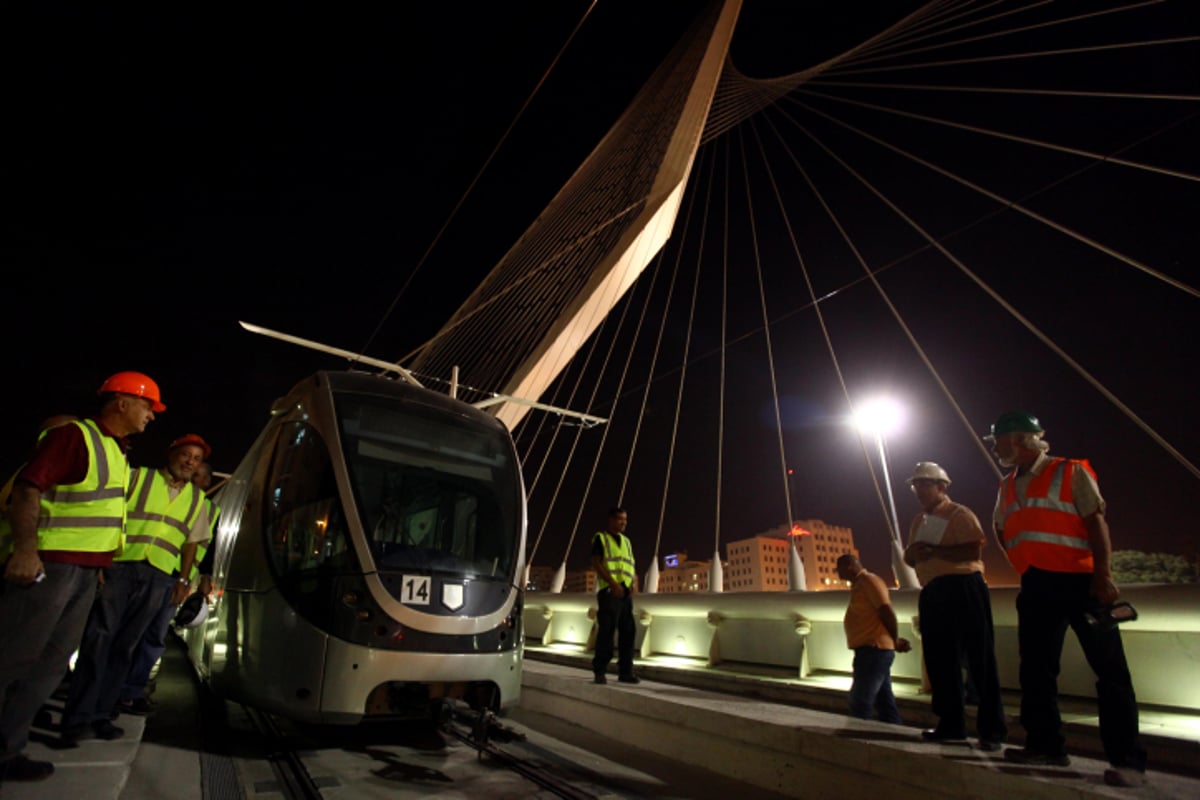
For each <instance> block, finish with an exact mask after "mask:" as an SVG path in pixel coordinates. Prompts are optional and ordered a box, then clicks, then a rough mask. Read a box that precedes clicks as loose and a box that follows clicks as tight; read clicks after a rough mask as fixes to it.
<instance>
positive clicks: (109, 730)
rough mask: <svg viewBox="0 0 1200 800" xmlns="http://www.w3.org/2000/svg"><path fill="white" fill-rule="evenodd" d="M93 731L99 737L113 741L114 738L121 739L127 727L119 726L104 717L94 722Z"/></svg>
mask: <svg viewBox="0 0 1200 800" xmlns="http://www.w3.org/2000/svg"><path fill="white" fill-rule="evenodd" d="M92 733H94V734H96V738H97V739H104V740H105V741H112V740H113V739H120V738H121V737H122V736H124V735H125V729H124V728H118V727H117V726H116V725H113V724H112V723H111V722H109V721H108V720H106V719H102V720H100V721H99V722H93V723H92Z"/></svg>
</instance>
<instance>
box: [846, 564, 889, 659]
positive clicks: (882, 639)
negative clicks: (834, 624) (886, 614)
mask: <svg viewBox="0 0 1200 800" xmlns="http://www.w3.org/2000/svg"><path fill="white" fill-rule="evenodd" d="M886 605H889V603H888V590H887V585H886V584H884V582H883V580H882V579H881V578H880V577H879V576H878V575H876V574H874V573H872V572H867V571H866V570H865V569H864V570H863V571H862V572H860V573H858V576H857V577H856V578H855V579H854V583H853V584H852V585H851V587H850V605H849V606H848V607H847V608H846V616H845V618H844V619H843V620H842V624H843V626H844V627H845V629H846V646H847V647H849V648H850V649H851V650H853V649H854V648H856V647H867V646H870V647H878V648H879V649H880V650H895V649H896V642H895V640H894V639H892V635H891V634H890V633H888V631H887V628H885V627H884V626H883V621H882V620H881V619H879V609H880V608H882V607H883V606H886Z"/></svg>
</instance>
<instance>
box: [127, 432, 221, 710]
mask: <svg viewBox="0 0 1200 800" xmlns="http://www.w3.org/2000/svg"><path fill="white" fill-rule="evenodd" d="M192 448H196V449H199V451H200V453H202V454H203V460H202V461H200V463H198V464H196V466H195V469H193V470H192V478H191V481H192V483H193V485H195V486H196V488H198V489H200V490H201V491H203V489H204V487H205V486H207V483H206V482H204V480H203V479H201V478H199V475H200V472H201V471H202V470H207V474H208V475H209V476H210V478H211V475H212V468H211V467H209V466H208V459H209V458H211V457H212V448H211V447H209V446H208V442H206V441H204V439H203V438H202V437H200V436H199V435H197V434H194V433H189V434H187V435H186V436H180V437H179V438H178V439H176V440H175V441H173V442H171V444H170V445H168V446H167V459H168V460H172V459H181V458H188V459H193V458H194V457H195V455H196V453H194V452H193V453H187V452H184V451H185V450H189V449H192ZM200 503H201V504H202V505H203V506H204V509H205V518H206V519H207V521H208V528H209V532H210V536H211V531H212V527H213V522H215V516H216V515H215V513H214V511H213V509H214V508H215V506H214V505H213V503H212V501H211V500H209V499H208V498H207V497H205V496H203V494H202V495H201V498H200ZM205 544H206V542H196V553H195V557H194V558H193V560H192V564H193V569H192V571H193V572H194V571H195V566H196V565H198V564H199V563H200V561H201V559H203V558H204V554H203V553H202V552H201V550H202V549H206V548H205ZM182 563H183V553H182V552H181V553H180V567H181V568H182ZM175 577H176V583H185V582H186V583H187V584H188V585H189V586H190V583H191V580H190V579H191V575H188V574H184V573H183V572H180V573H178V574H177V575H176V576H175ZM176 596H177V593H176V592H174V591H173V592H172V593H170V594H164V595H163V603H162V608H160V609H159V612H158V616H156V617H155V618H154V619H153V620H152V621H151V623H150V625H149V626H147V628H146V631H145V633H143V634H142V638H141V641H140V642H139V643H138V645H137V648H136V649H135V650H134V652H133V660H132V662H131V663H130V666H129V675H128V677H126V679H125V685H124V686H122V687H121V695H120V698H119V699H118V701H117V710H118V711H120V712H121V713H122V714H135V715H138V716H142V715H145V714H149V713H151V712H152V711H153V710H154V703H153V702H152V701H151V700H150V699H149V698H148V697H146V686H147V684H148V683H149V682H150V673H151V672H152V671H153V670H154V665H155V664H157V663H158V659H159V658H160V657H161V656H162V654H163V651H164V650H166V649H167V632H168V631H169V630H170V629H171V620H172V619H174V618H175V612H176V611H178V610H179V605H180V603H179V602H172V601H174V600H175V598H176Z"/></svg>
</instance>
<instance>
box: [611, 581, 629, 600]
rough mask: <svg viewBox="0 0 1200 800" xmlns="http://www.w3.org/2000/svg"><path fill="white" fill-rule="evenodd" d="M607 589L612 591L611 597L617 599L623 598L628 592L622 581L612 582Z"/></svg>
mask: <svg viewBox="0 0 1200 800" xmlns="http://www.w3.org/2000/svg"><path fill="white" fill-rule="evenodd" d="M609 591H610V592H612V593H613V597H616V598H618V599H621V598H624V597H625V595H626V594H628V590H626V588H625V584H623V583H614V584H613V585H612V587H611V588H610V589H609Z"/></svg>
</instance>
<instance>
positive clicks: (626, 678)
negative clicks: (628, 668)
mask: <svg viewBox="0 0 1200 800" xmlns="http://www.w3.org/2000/svg"><path fill="white" fill-rule="evenodd" d="M617 680H619V681H620V682H621V683H641V682H642V679H641V678H639V677H638V676H637V675H622V676H621V677H619V678H617Z"/></svg>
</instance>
